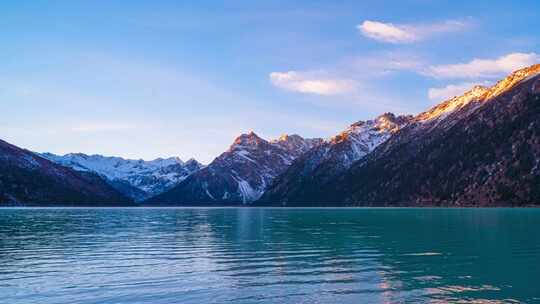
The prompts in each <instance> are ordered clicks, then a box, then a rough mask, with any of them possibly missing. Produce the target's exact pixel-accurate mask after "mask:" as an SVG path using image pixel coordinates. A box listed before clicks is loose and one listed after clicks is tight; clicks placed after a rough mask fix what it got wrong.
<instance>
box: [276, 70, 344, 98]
mask: <svg viewBox="0 0 540 304" xmlns="http://www.w3.org/2000/svg"><path fill="white" fill-rule="evenodd" d="M323 74H324V73H323ZM269 77H270V82H271V83H272V84H273V85H274V86H276V87H278V88H280V89H284V90H288V91H293V92H299V93H305V94H316V95H339V94H344V93H348V92H351V91H353V90H354V88H355V81H353V80H350V79H340V78H331V77H326V76H325V75H321V73H310V72H298V71H288V72H272V73H270V76H269Z"/></svg>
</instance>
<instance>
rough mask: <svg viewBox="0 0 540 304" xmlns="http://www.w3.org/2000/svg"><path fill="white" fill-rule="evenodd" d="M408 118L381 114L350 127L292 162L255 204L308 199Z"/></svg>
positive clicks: (383, 140)
mask: <svg viewBox="0 0 540 304" xmlns="http://www.w3.org/2000/svg"><path fill="white" fill-rule="evenodd" d="M411 118H412V117H411V116H395V115H394V114H392V113H385V114H383V115H381V116H379V117H377V118H375V119H374V120H369V121H359V122H357V123H355V124H352V125H351V126H350V127H349V128H347V129H346V130H345V131H343V132H341V133H340V134H338V135H336V136H334V137H332V138H331V139H329V140H327V141H325V142H324V143H323V144H321V145H318V146H316V147H314V148H313V149H311V150H309V151H308V152H306V153H305V154H303V155H302V156H301V157H299V158H298V159H296V160H295V161H294V163H293V164H292V165H291V166H290V167H289V168H288V169H287V170H286V171H285V172H284V173H283V174H281V175H280V176H278V177H277V178H276V179H275V180H274V182H273V183H272V185H271V187H269V188H268V190H267V191H266V192H265V193H264V195H263V196H262V197H261V199H260V200H259V201H258V202H257V204H263V205H264V204H281V203H283V202H288V201H298V200H300V199H301V198H302V197H304V196H309V193H312V192H317V191H318V188H319V187H320V185H324V184H325V183H327V182H328V181H330V180H332V179H334V178H336V177H337V176H340V175H341V174H343V173H344V172H345V171H346V170H347V169H348V168H349V167H350V166H351V165H352V164H353V163H354V162H356V161H357V160H359V159H361V158H362V157H364V156H366V155H367V154H369V153H370V152H371V151H373V149H375V148H376V147H377V146H379V145H380V144H382V143H383V142H385V141H386V140H387V139H388V138H390V136H391V135H392V134H394V133H395V132H397V131H398V130H399V129H400V128H402V127H403V126H405V125H406V124H407V123H408V122H409V121H410V119H411Z"/></svg>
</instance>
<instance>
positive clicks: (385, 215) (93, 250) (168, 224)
mask: <svg viewBox="0 0 540 304" xmlns="http://www.w3.org/2000/svg"><path fill="white" fill-rule="evenodd" d="M539 228H540V209H417V208H413V209H406V208H405V209H399V208H396V209H378V208H365V209H362V208H361V209H322V208H321V209H272V208H269V209H265V208H260V209H258V208H176V209H175V208H162V209H159V208H125V209H115V208H110V209H83V208H81V209H79V208H73V209H70V208H54V209H52V208H51V209H45V208H43V209H41V208H20V209H17V208H15V209H0V297H1V298H0V303H10V304H14V303H24V304H29V303H39V304H44V303H45V304H47V303H55V304H59V303H80V304H87V303H130V304H133V303H152V304H156V303H157V304H159V303H235V304H236V303H448V302H459V303H480V302H481V303H535V302H539V303H540V281H539V280H540V232H539Z"/></svg>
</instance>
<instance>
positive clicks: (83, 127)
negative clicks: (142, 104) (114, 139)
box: [71, 122, 136, 132]
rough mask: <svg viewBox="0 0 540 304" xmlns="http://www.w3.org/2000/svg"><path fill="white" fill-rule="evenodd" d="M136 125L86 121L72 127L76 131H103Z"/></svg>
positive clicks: (133, 127)
mask: <svg viewBox="0 0 540 304" xmlns="http://www.w3.org/2000/svg"><path fill="white" fill-rule="evenodd" d="M135 128H136V126H135V125H133V124H127V123H107V122H105V123H85V124H80V125H77V126H74V127H72V128H71V130H72V131H74V132H103V131H121V130H131V129H135Z"/></svg>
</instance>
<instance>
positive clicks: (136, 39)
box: [0, 0, 540, 162]
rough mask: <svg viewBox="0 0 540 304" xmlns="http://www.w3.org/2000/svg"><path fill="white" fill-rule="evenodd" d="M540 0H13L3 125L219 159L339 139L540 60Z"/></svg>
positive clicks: (39, 142)
mask: <svg viewBox="0 0 540 304" xmlns="http://www.w3.org/2000/svg"><path fill="white" fill-rule="evenodd" d="M538 12H540V2H538V1H519V4H518V3H517V2H514V1H435V0H416V1H382V0H377V1H232V0H229V1H133V0H132V1H54V0H49V1H39V0H37V1H22V0H21V1H3V2H2V3H1V4H0V25H1V27H2V31H0V44H1V45H2V47H1V48H0V71H1V73H0V102H1V104H2V109H3V111H2V112H3V115H2V116H1V119H0V134H1V135H0V138H2V139H4V140H7V141H9V142H11V143H14V144H16V145H19V146H22V147H24V148H27V149H30V150H34V151H38V152H44V151H50V152H53V153H61V154H63V153H68V152H84V153H99V154H105V155H118V156H124V157H130V158H144V159H152V158H156V157H166V156H180V157H181V158H183V159H188V158H190V157H195V158H197V159H199V160H201V161H203V162H209V161H211V160H212V159H213V158H214V157H215V156H217V155H219V153H221V152H222V151H224V150H225V149H226V148H227V147H228V146H229V145H230V143H231V142H232V140H233V139H234V138H235V137H236V136H237V135H239V134H240V133H244V132H248V131H251V130H253V131H255V132H257V133H258V134H260V135H261V136H263V137H266V138H273V137H277V136H279V135H280V134H282V133H298V134H300V135H302V136H306V137H316V136H317V137H327V136H331V135H333V134H335V133H336V132H339V131H340V130H342V129H344V128H345V127H347V126H348V125H349V124H351V123H353V122H355V121H358V120H365V119H370V118H373V117H375V116H377V115H378V114H381V113H383V112H388V111H391V112H395V113H410V114H415V113H418V112H421V111H422V110H425V109H426V108H428V107H429V106H431V105H434V104H436V103H438V102H440V101H442V100H443V99H444V98H446V97H449V96H453V95H454V94H459V93H462V92H464V91H465V90H466V89H467V88H469V87H471V86H472V85H474V84H490V83H493V82H494V81H496V80H497V79H498V78H500V77H503V76H504V75H505V74H507V73H508V72H510V71H511V70H513V69H515V68H519V67H521V66H524V65H528V64H532V63H535V62H538V61H540V59H539V58H540V57H539V54H540V18H538Z"/></svg>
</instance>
